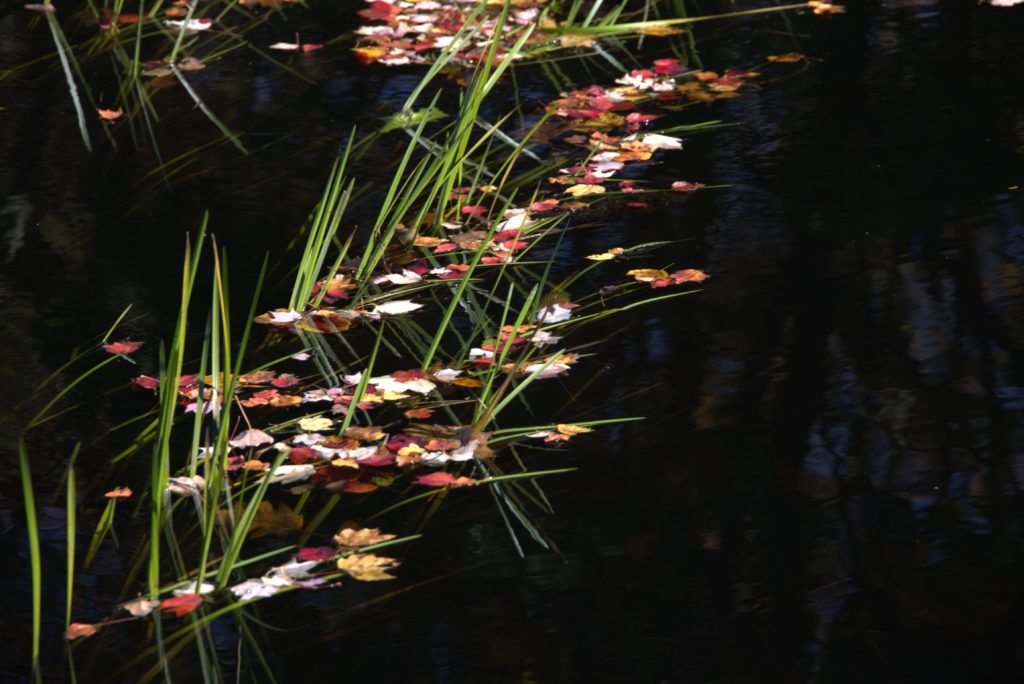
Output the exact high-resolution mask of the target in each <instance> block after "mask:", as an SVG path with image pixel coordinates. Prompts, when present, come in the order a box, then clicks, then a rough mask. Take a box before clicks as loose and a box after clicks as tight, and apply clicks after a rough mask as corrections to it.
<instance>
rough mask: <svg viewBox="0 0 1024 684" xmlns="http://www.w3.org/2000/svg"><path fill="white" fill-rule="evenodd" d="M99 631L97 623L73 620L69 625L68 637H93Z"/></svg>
mask: <svg viewBox="0 0 1024 684" xmlns="http://www.w3.org/2000/svg"><path fill="white" fill-rule="evenodd" d="M98 631H99V627H97V626H96V625H89V624H86V623H84V622H72V623H71V624H70V625H68V639H78V638H81V637H91V636H92V635H93V634H95V633H96V632H98Z"/></svg>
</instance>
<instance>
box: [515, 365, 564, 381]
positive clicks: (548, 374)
mask: <svg viewBox="0 0 1024 684" xmlns="http://www.w3.org/2000/svg"><path fill="white" fill-rule="evenodd" d="M541 368H544V364H543V363H534V364H530V365H529V366H527V367H526V368H524V369H523V371H524V372H526V373H527V374H528V375H529V374H532V373H536V372H537V371H539V370H540V369H541ZM568 370H569V365H568V364H565V363H553V364H551V365H550V366H548V367H547V368H544V370H540V373H537V375H536V377H535V378H534V379H535V380H544V379H546V378H555V377H558V376H559V375H562V374H563V373H565V372H566V371H568Z"/></svg>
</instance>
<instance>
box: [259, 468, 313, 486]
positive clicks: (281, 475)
mask: <svg viewBox="0 0 1024 684" xmlns="http://www.w3.org/2000/svg"><path fill="white" fill-rule="evenodd" d="M314 472H316V468H314V467H313V466H311V465H310V464H308V463H304V464H302V465H279V466H277V470H275V471H274V474H273V475H271V476H270V484H293V483H296V482H303V481H305V480H308V479H309V478H311V477H313V473H314Z"/></svg>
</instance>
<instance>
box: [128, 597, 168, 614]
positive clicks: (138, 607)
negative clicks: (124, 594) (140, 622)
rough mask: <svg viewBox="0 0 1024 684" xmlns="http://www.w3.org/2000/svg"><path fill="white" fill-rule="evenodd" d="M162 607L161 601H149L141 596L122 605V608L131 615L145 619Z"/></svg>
mask: <svg viewBox="0 0 1024 684" xmlns="http://www.w3.org/2000/svg"><path fill="white" fill-rule="evenodd" d="M159 606H160V602H159V601H149V600H147V599H144V598H142V597H141V596H140V597H139V598H137V599H135V600H134V601H128V602H126V603H122V604H121V607H122V608H124V609H125V610H126V611H128V612H129V613H131V614H132V615H133V616H134V617H145V616H147V615H149V614H150V613H152V612H153V611H154V610H156V609H157V608H158V607H159Z"/></svg>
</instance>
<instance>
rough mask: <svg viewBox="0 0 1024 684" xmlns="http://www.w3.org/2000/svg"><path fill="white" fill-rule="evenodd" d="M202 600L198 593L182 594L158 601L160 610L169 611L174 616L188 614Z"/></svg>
mask: <svg viewBox="0 0 1024 684" xmlns="http://www.w3.org/2000/svg"><path fill="white" fill-rule="evenodd" d="M202 602H203V597H202V596H200V595H199V594H184V595H182V596H175V597H174V598H169V599H164V600H163V601H161V602H160V610H162V611H163V612H165V613H170V614H171V615H173V616H174V617H181V616H182V615H188V614H189V613H191V612H192V611H193V610H195V609H196V608H198V607H199V606H200V604H201V603H202Z"/></svg>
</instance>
